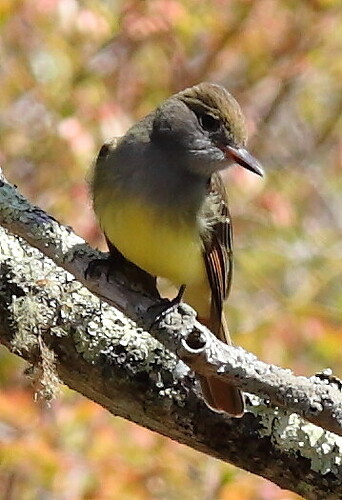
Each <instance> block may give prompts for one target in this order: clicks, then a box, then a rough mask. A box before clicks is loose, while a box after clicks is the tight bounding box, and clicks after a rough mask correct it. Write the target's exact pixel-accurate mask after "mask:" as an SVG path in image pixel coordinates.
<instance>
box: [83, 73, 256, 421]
mask: <svg viewBox="0 0 342 500" xmlns="http://www.w3.org/2000/svg"><path fill="white" fill-rule="evenodd" d="M246 142H247V127H246V120H245V118H244V115H243V113H242V110H241V108H240V105H239V104H238V102H237V101H236V99H235V98H234V97H233V96H232V95H231V94H230V93H229V92H228V91H227V90H226V89H225V88H224V87H222V86H221V85H218V84H215V83H209V82H202V83H199V84H197V85H194V86H193V87H190V88H186V89H184V90H181V91H180V92H178V93H176V94H174V95H172V96H171V97H169V98H167V99H166V100H165V101H164V102H162V103H161V104H160V105H159V106H158V107H157V108H156V109H155V110H154V111H152V112H151V113H149V114H148V115H147V116H145V117H143V118H142V119H140V120H139V121H138V122H137V123H135V124H134V125H133V126H132V127H131V128H130V129H129V130H128V131H127V132H126V134H125V135H124V136H123V137H121V138H120V139H118V140H110V141H109V142H107V143H105V144H104V145H103V146H102V148H101V149H100V152H99V154H98V157H97V160H96V161H95V165H94V168H93V173H92V177H91V181H90V191H91V195H92V200H93V207H94V212H95V215H96V217H97V219H98V222H99V225H100V227H101V229H102V231H103V232H104V235H105V237H106V240H107V242H108V246H109V251H110V255H111V256H112V257H114V258H115V259H118V260H119V262H124V261H128V262H130V263H133V264H134V265H135V266H137V267H138V268H139V269H141V270H142V271H143V272H145V273H146V274H147V275H148V276H152V277H162V278H166V279H167V280H169V281H170V282H171V283H172V284H173V285H175V286H176V287H178V288H181V287H182V288H184V287H185V292H184V295H183V300H184V301H185V302H187V303H188V304H189V305H190V306H192V307H193V308H194V309H195V310H196V312H197V315H198V319H199V321H200V322H201V323H203V324H204V325H205V326H207V327H208V328H209V329H210V330H211V331H212V332H213V333H214V334H215V335H216V336H217V337H218V339H219V340H221V341H222V342H225V343H227V344H231V339H230V335H229V331H228V327H227V324H226V320H225V316H224V311H223V307H224V304H225V302H226V300H227V298H228V295H229V292H230V288H231V283H232V272H233V247H232V222H231V217H230V213H229V208H228V200H227V193H226V188H225V183H224V181H223V178H222V176H221V172H222V171H223V170H225V169H226V168H228V167H230V166H231V165H234V164H238V165H240V166H242V167H243V168H245V169H247V170H250V171H251V172H254V173H255V174H257V175H259V176H262V175H263V169H262V167H261V165H260V163H259V162H258V161H257V160H256V159H255V158H254V157H253V156H252V155H251V154H250V153H249V152H248V150H247V149H246ZM199 381H200V386H201V389H202V395H203V398H204V401H205V402H206V404H207V406H209V408H211V409H212V410H213V411H216V412H218V413H227V414H228V415H230V416H231V417H241V416H242V415H243V413H244V408H245V405H244V397H243V394H242V392H241V391H240V390H239V389H238V388H237V387H235V386H233V385H231V384H229V383H227V382H226V381H222V380H221V379H220V378H218V377H215V376H210V377H204V376H200V377H199Z"/></svg>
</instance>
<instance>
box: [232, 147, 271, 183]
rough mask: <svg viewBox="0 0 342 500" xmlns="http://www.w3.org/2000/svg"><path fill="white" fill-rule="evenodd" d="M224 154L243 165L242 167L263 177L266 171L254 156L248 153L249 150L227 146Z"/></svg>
mask: <svg viewBox="0 0 342 500" xmlns="http://www.w3.org/2000/svg"><path fill="white" fill-rule="evenodd" d="M224 152H225V154H226V156H227V157H228V156H229V157H230V158H231V159H232V160H234V161H235V162H236V163H238V164H239V165H241V167H243V168H246V169H247V170H250V171H251V172H254V173H255V174H257V175H260V176H261V177H263V175H264V171H263V169H262V166H261V165H260V163H259V162H258V160H256V159H255V158H254V156H252V155H251V154H249V153H248V151H247V149H245V148H239V147H237V146H225V148H224Z"/></svg>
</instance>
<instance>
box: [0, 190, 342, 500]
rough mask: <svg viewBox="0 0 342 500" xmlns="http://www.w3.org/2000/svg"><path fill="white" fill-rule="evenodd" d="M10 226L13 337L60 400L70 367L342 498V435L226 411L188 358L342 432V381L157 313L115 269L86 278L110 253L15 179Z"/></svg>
mask: <svg viewBox="0 0 342 500" xmlns="http://www.w3.org/2000/svg"><path fill="white" fill-rule="evenodd" d="M0 222H1V224H2V225H3V226H4V227H5V228H8V230H9V231H11V232H13V233H14V234H15V235H16V236H12V235H10V234H9V233H8V232H7V231H6V230H5V229H2V230H1V238H0V249H1V254H0V273H1V277H2V280H1V289H0V317H1V327H0V337H1V342H2V343H4V344H5V345H6V346H7V347H8V348H9V349H10V350H12V351H14V352H16V353H18V354H19V355H21V356H22V357H24V358H25V359H27V360H28V361H30V362H31V363H33V365H34V366H35V367H36V368H35V370H36V374H37V375H36V376H37V377H38V378H40V382H41V386H42V388H43V390H44V392H45V393H46V394H51V395H53V393H54V390H55V386H56V374H58V376H59V377H60V379H61V380H62V381H63V382H64V383H66V384H67V385H69V386H70V387H71V388H73V389H75V390H77V391H78V392H81V393H82V394H84V395H85V396H87V397H89V398H91V399H93V400H94V401H96V402H98V403H99V404H101V405H102V406H104V407H105V408H107V409H108V410H109V411H110V412H111V413H113V414H114V415H119V416H122V417H124V418H128V419H130V420H133V421H135V422H137V423H139V424H140V425H143V426H145V427H148V428H149V429H152V430H155V431H157V432H159V433H161V434H164V435H166V436H168V437H171V438H172V439H176V440H177V441H179V442H182V443H185V444H187V445H189V446H191V447H193V448H195V449H197V450H199V451H202V452H204V453H207V454H210V455H213V456H215V457H217V458H220V459H222V460H226V461H229V462H231V463H234V464H235V465H237V466H238V467H242V468H244V469H247V470H249V471H251V472H254V473H256V474H259V475H261V476H264V477H266V478H268V479H270V480H272V481H274V482H275V483H277V484H278V485H280V486H281V487H283V488H287V489H291V490H293V491H296V492H297V493H299V494H301V495H303V496H304V497H305V498H308V499H317V498H326V499H338V498H341V497H342V479H341V478H342V474H341V472H342V470H341V469H342V466H341V460H340V455H341V451H342V439H341V438H340V437H338V436H337V435H336V434H333V433H331V432H329V431H326V430H323V429H322V428H319V427H317V426H315V425H313V424H311V423H307V422H305V421H303V420H302V419H301V418H300V417H299V416H298V415H297V414H294V413H291V412H288V411H287V410H285V409H280V408H275V407H272V406H271V405H270V404H269V403H267V404H265V403H262V401H260V399H259V398H257V397H256V396H250V397H249V403H250V404H249V405H248V411H247V413H246V415H245V416H244V417H243V418H242V419H241V420H235V419H230V418H228V417H226V416H224V415H219V414H215V413H213V412H211V411H210V410H209V409H208V408H207V407H206V406H205V404H204V403H203V402H202V400H201V398H200V396H198V394H197V392H196V384H195V378H194V376H193V375H192V373H191V372H190V371H189V368H188V367H187V365H185V364H184V363H183V362H182V361H180V360H179V357H180V356H181V357H182V358H183V359H184V360H185V361H186V362H187V363H188V364H189V365H191V366H192V367H193V368H195V369H196V370H197V371H198V372H199V373H202V374H203V373H208V370H209V371H210V372H211V371H212V370H215V371H216V370H219V372H220V376H222V377H223V376H225V377H228V378H229V379H230V380H231V381H233V383H236V385H239V386H240V387H242V388H244V389H246V390H249V391H251V392H258V393H259V394H261V395H262V396H265V395H267V397H268V399H272V400H273V401H274V402H275V403H276V404H278V405H279V404H280V405H286V406H288V407H289V408H290V409H291V410H292V411H294V410H296V411H297V412H301V413H302V414H303V415H304V416H306V418H309V419H310V420H312V421H316V422H319V423H320V425H322V426H326V427H328V428H333V429H335V428H336V431H339V429H340V422H341V420H340V414H341V394H340V391H339V390H338V388H336V387H334V386H333V385H331V384H328V383H326V382H327V380H323V381H322V380H320V379H312V380H310V379H309V380H308V379H305V378H304V377H294V376H293V375H292V374H291V373H290V372H289V371H285V370H282V369H280V368H276V367H270V366H267V365H265V364H263V363H261V362H259V361H257V360H256V358H255V357H254V356H253V355H251V354H248V353H245V352H244V351H243V350H242V349H240V348H231V347H223V345H222V344H221V343H219V342H218V341H217V340H216V338H215V337H213V336H212V334H211V333H210V332H209V331H208V330H206V329H204V328H203V327H202V326H201V325H199V323H197V322H196V321H195V314H194V312H193V311H192V310H191V309H190V308H189V307H188V306H186V305H180V306H178V307H175V308H172V310H171V311H168V313H167V314H162V315H160V316H159V317H158V318H157V319H156V310H158V302H156V300H155V299H154V298H152V297H149V296H147V295H143V294H141V292H137V291H136V290H134V289H132V287H131V284H130V283H127V280H126V278H125V276H120V275H118V276H116V280H115V283H114V282H112V283H111V282H109V283H108V281H107V279H106V277H105V276H101V277H100V278H99V279H97V280H96V279H94V278H92V279H87V280H86V279H85V270H86V269H87V266H88V264H89V262H90V261H92V260H93V259H94V258H99V256H101V255H100V254H99V253H98V252H96V251H94V250H92V249H91V248H89V247H88V246H87V245H86V244H85V243H84V242H83V240H81V239H80V238H79V237H77V236H76V235H75V234H74V233H73V232H72V231H71V230H70V229H69V228H65V227H63V226H60V225H59V224H58V223H57V221H55V220H54V219H52V218H51V217H49V216H48V215H47V214H45V213H44V212H43V211H41V210H39V209H37V208H36V207H32V206H31V205H29V204H28V202H27V201H26V200H25V199H24V198H23V197H22V196H21V195H20V194H19V193H18V192H17V191H16V190H15V189H14V188H13V187H12V186H10V185H9V184H7V183H6V182H4V183H3V185H2V187H1V189H0ZM18 237H19V238H18ZM21 238H24V239H25V240H26V241H25V242H24V241H23V240H22V239H21ZM32 246H34V247H36V248H32ZM50 259H52V260H50ZM56 264H57V265H56ZM62 268H63V269H64V270H63V269H62ZM70 273H72V274H70ZM74 277H75V278H76V279H77V280H78V281H76V279H75V278H74ZM81 283H83V284H86V285H87V287H88V288H89V290H90V291H91V292H92V293H91V292H90V291H89V290H87V289H86V288H84V287H83V286H82V284H81ZM94 294H95V295H97V296H98V297H102V298H105V301H104V300H101V299H99V298H98V297H95V296H94ZM109 304H115V305H116V309H115V308H113V307H111V305H109ZM159 305H160V304H159ZM118 309H120V310H121V311H125V314H127V315H128V316H130V318H133V319H134V320H135V321H136V322H137V323H138V325H139V326H137V325H136V324H134V323H133V322H132V320H131V319H128V318H127V317H126V316H124V315H123V314H122V313H120V312H119V311H118ZM142 328H144V329H146V330H147V329H149V330H150V332H151V333H152V334H153V335H155V336H156V338H158V339H159V340H160V341H161V342H162V343H163V344H164V345H166V347H167V349H166V348H164V347H163V346H162V345H161V344H160V343H159V342H157V340H154V339H153V338H152V337H151V336H150V335H149V334H148V333H147V332H146V331H144V330H143V329H142ZM195 347H196V348H195ZM171 351H173V353H176V354H177V357H176V356H175V355H174V354H173V353H172V352H171ZM323 378H324V377H323ZM289 385H290V387H289ZM335 400H336V401H335ZM333 401H334V402H333ZM332 402H333V403H332ZM317 418H318V420H317ZM241 443H243V447H242V446H241Z"/></svg>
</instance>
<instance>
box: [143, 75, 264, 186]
mask: <svg viewBox="0 0 342 500" xmlns="http://www.w3.org/2000/svg"><path fill="white" fill-rule="evenodd" d="M151 140H152V141H153V142H154V143H156V144H159V145H160V146H162V147H164V148H166V149H168V150H169V151H170V154H173V156H176V158H177V155H179V161H180V163H182V164H184V165H185V166H186V168H189V169H190V170H191V171H192V172H194V173H196V174H198V175H203V176H206V177H207V176H208V175H209V176H210V175H211V174H212V173H213V172H215V171H218V170H223V169H225V168H227V167H228V166H229V165H232V164H233V163H238V164H239V165H241V166H242V167H244V168H246V169H248V170H251V171H252V172H254V173H256V174H258V175H261V176H262V175H263V171H262V168H261V165H260V164H259V162H258V161H257V160H256V159H255V158H254V157H253V156H252V155H250V154H249V153H248V151H247V149H246V142H247V130H246V122H245V119H244V116H243V114H242V111H241V108H240V106H239V104H238V103H237V101H236V100H235V99H234V97H233V96H232V95H231V94H229V92H227V91H226V90H225V89H224V88H223V87H221V86H220V85H215V84H212V83H205V82H204V83H200V84H199V85H195V86H194V87H191V88H188V89H185V90H183V91H181V92H179V93H178V94H175V95H173V96H172V97H170V98H169V99H167V100H166V101H164V103H162V104H161V105H160V106H159V107H158V108H157V110H156V111H155V114H154V120H153V129H152V134H151Z"/></svg>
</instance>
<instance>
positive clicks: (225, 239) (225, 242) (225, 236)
mask: <svg viewBox="0 0 342 500" xmlns="http://www.w3.org/2000/svg"><path fill="white" fill-rule="evenodd" d="M208 197H209V199H210V203H208V206H209V207H210V211H211V213H209V215H208V216H207V217H208V221H209V230H208V235H207V237H204V238H203V243H204V260H205V266H206V270H207V275H208V280H209V284H210V288H211V294H212V297H211V324H212V328H213V329H214V333H216V334H217V335H218V336H219V337H220V338H221V340H224V341H228V339H226V338H224V337H225V335H224V333H223V325H222V308H223V303H224V302H225V300H226V299H227V297H228V295H229V291H230V286H231V281H232V273H233V248H232V243H233V242H232V224H231V219H230V214H229V209H228V200H227V194H226V189H225V186H224V184H223V181H222V178H221V176H220V174H213V175H212V176H211V179H210V183H209V185H208Z"/></svg>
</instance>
